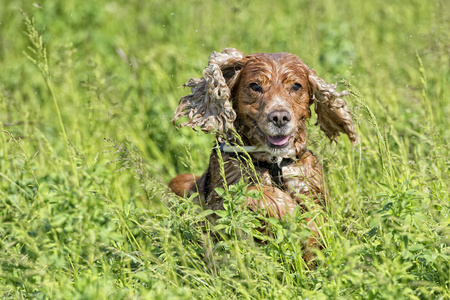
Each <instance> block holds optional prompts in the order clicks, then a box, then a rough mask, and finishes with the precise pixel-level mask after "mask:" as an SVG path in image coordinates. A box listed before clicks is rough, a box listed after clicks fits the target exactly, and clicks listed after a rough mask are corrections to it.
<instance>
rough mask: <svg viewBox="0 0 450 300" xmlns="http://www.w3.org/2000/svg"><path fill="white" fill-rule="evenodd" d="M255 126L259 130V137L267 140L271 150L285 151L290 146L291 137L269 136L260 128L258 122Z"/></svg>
mask: <svg viewBox="0 0 450 300" xmlns="http://www.w3.org/2000/svg"><path fill="white" fill-rule="evenodd" d="M254 125H255V127H256V128H257V130H258V133H259V135H260V136H262V137H263V138H264V139H265V140H266V142H267V144H268V146H269V147H270V148H275V149H283V148H286V147H287V146H289V144H290V139H291V135H268V134H266V133H265V132H264V131H262V130H261V128H259V126H258V125H257V124H256V122H254Z"/></svg>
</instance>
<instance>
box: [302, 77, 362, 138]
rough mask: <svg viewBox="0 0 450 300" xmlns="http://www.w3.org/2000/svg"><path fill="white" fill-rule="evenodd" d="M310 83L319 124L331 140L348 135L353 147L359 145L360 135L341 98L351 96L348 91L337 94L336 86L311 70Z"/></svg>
mask: <svg viewBox="0 0 450 300" xmlns="http://www.w3.org/2000/svg"><path fill="white" fill-rule="evenodd" d="M308 78H309V82H310V83H311V86H312V100H313V102H314V103H315V109H314V110H315V111H316V113H317V123H316V124H315V125H320V129H321V130H322V131H323V132H325V135H326V136H327V137H328V138H329V139H330V140H331V141H336V140H337V138H338V136H339V132H342V133H345V134H347V135H348V137H349V139H350V141H351V142H352V143H353V145H356V144H358V143H359V137H358V133H357V132H356V129H355V125H354V124H353V120H352V115H351V113H350V109H349V108H348V107H347V103H345V101H344V100H343V99H341V98H340V97H343V96H345V95H349V93H348V92H347V91H343V92H337V91H336V85H335V84H330V83H326V82H325V81H324V80H323V79H322V78H320V77H318V76H317V74H316V72H315V71H314V70H313V69H310V70H309V74H308Z"/></svg>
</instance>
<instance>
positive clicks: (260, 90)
mask: <svg viewBox="0 0 450 300" xmlns="http://www.w3.org/2000/svg"><path fill="white" fill-rule="evenodd" d="M249 87H250V88H251V89H252V90H253V91H255V92H258V93H262V91H263V90H262V87H260V86H259V85H258V84H257V83H254V82H253V83H250V85H249Z"/></svg>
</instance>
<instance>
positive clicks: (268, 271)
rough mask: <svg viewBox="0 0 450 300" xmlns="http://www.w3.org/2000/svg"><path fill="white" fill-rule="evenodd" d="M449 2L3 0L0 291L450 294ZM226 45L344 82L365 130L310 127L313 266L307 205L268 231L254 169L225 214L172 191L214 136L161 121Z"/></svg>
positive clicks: (229, 197) (154, 295) (162, 295)
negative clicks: (355, 135) (321, 197)
mask: <svg viewBox="0 0 450 300" xmlns="http://www.w3.org/2000/svg"><path fill="white" fill-rule="evenodd" d="M22 11H23V12H24V15H25V17H24V16H23V15H22ZM449 18H450V10H449V9H448V5H447V3H446V2H445V1H439V0H436V1H418V0H417V1H416V0H413V1H409V2H408V3H406V2H404V1H391V2H389V3H387V2H377V1H372V2H367V1H366V2H358V1H340V2H335V1H328V0H321V1H292V0H285V1H282V2H277V4H276V5H275V4H274V3H273V2H270V1H259V2H252V1H227V2H219V1H194V2H179V1H172V0H169V1H160V0H153V1H115V2H112V1H107V0H99V1H89V2H87V1H81V2H80V1H79V2H77V3H75V2H73V3H72V2H63V1H45V2H43V3H39V4H37V3H35V4H33V3H31V2H28V1H22V0H14V1H8V2H7V3H6V4H4V5H3V6H2V9H0V23H1V24H0V66H1V70H2V72H0V126H1V127H2V128H0V130H1V131H0V222H1V226H0V265H1V268H0V295H1V296H2V297H3V298H25V297H27V298H28V297H29V298H51V299H74V298H86V299H103V298H114V299H116V298H118V299H121V298H125V299H140V298H149V299H168V298H170V299H172V298H174V299H176V298H179V299H189V298H195V299H196V298H239V299H241V298H243V299H255V298H256V299H286V298H309V299H327V298H342V299H347V298H363V299H365V298H371V299H404V298H413V299H418V298H419V299H435V298H436V299H447V298H450V286H449V285H450V282H449V280H450V279H449V277H450V268H449V262H450V252H449V243H450V241H449V236H450V232H449V225H450V224H449V222H450V221H449V220H450V216H449V192H448V191H449V182H450V181H449V179H450V178H449V174H450V173H449V143H448V141H449V139H450V134H449V131H448V130H447V128H448V127H449V125H450V124H449V118H448V115H449V114H450V105H449V104H450V103H449V99H450V93H449V89H448V86H449V78H450V69H449V68H448V66H449V65H450V64H449V63H450V55H449V51H448V48H449V45H450V33H449V31H448V26H447V25H448V23H449V22H448V20H449ZM31 20H34V22H32V21H31ZM225 47H236V48H238V49H240V50H242V51H244V52H245V53H254V52H259V51H265V52H278V51H289V52H292V53H295V54H297V55H298V56H299V57H301V58H302V59H303V61H304V62H305V63H306V64H308V65H309V66H310V67H313V68H314V69H315V70H316V71H317V73H318V74H319V75H320V76H321V77H324V78H325V79H326V80H328V81H331V82H335V81H336V82H340V83H341V84H340V88H342V89H347V90H349V91H351V92H352V97H350V98H348V99H347V101H348V103H349V105H350V106H351V109H352V113H353V115H354V118H355V120H356V122H357V123H358V125H359V126H358V130H359V133H360V136H361V144H360V145H358V146H357V147H355V148H352V145H351V143H350V142H349V141H348V140H347V139H346V137H345V136H343V137H341V139H340V141H339V142H338V143H337V144H333V145H330V144H329V141H328V140H327V139H326V138H325V137H324V135H323V133H321V132H320V131H319V130H318V128H317V127H316V126H313V124H314V122H315V120H311V122H310V126H309V128H308V130H309V132H310V145H309V147H310V148H311V149H312V150H313V151H314V153H315V154H316V155H317V157H318V158H319V160H320V161H321V163H322V165H323V166H324V168H325V173H326V174H325V177H326V184H327V186H328V189H329V191H330V199H331V202H330V205H329V207H328V209H327V211H326V213H325V214H326V222H325V223H324V224H323V225H322V226H321V228H320V233H321V237H322V242H323V244H324V245H326V248H325V249H323V250H321V251H316V253H315V261H314V263H310V264H308V263H305V261H303V258H302V257H303V254H304V253H303V248H302V241H304V240H305V239H306V238H307V237H308V236H309V232H308V230H307V229H306V228H305V227H304V226H298V224H300V223H305V222H306V221H305V218H306V217H314V216H313V215H302V214H300V213H297V214H296V215H295V216H292V218H290V219H289V220H284V221H283V222H280V221H278V220H275V219H270V218H266V219H264V222H265V223H266V224H267V225H268V226H270V227H271V231H272V232H273V234H272V235H270V236H263V235H261V234H260V228H259V226H260V224H261V222H260V220H261V218H262V217H261V216H259V215H257V214H255V213H253V212H250V211H242V210H241V209H240V207H241V203H242V201H243V200H244V198H245V187H246V185H245V182H240V183H239V184H237V185H235V186H226V188H225V189H223V190H219V192H221V193H223V196H224V198H225V199H226V205H225V210H224V211H222V212H219V214H220V215H221V217H222V219H221V220H220V221H219V222H218V223H217V224H216V225H212V224H211V223H209V221H208V217H209V214H211V211H204V210H202V209H201V208H200V207H199V206H198V205H196V204H195V203H194V202H193V199H180V198H176V197H175V196H173V195H172V194H171V193H170V192H169V191H168V190H167V187H166V183H167V182H168V180H170V178H172V177H173V176H174V175H175V174H177V173H180V172H194V173H197V174H200V173H201V172H202V171H203V170H204V169H205V168H206V166H207V163H208V156H209V153H210V151H211V148H212V147H213V146H214V143H213V137H211V136H207V135H204V134H197V133H194V132H192V131H190V130H188V129H182V130H177V129H176V128H174V127H173V126H172V124H171V119H172V115H173V111H174V109H175V107H176V105H177V101H178V99H179V98H180V97H181V96H183V95H184V94H185V93H186V92H187V91H184V90H183V89H181V88H178V87H179V86H181V85H182V84H183V83H184V82H186V81H187V80H188V79H189V78H190V77H194V76H200V74H201V71H202V70H203V68H204V67H205V66H206V64H207V58H208V55H209V54H210V53H211V52H212V51H214V50H221V49H223V48H225ZM24 52H25V53H24ZM26 53H28V54H26ZM29 57H31V58H32V59H31V60H30V59H29ZM313 119H314V117H313ZM218 171H219V170H218ZM77 182H78V183H77ZM254 237H256V238H258V239H264V240H265V241H264V242H263V243H262V244H261V243H255V242H254Z"/></svg>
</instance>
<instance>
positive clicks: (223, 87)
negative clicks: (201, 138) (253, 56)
mask: <svg viewBox="0 0 450 300" xmlns="http://www.w3.org/2000/svg"><path fill="white" fill-rule="evenodd" d="M244 57H245V55H244V54H243V53H242V52H241V51H239V50H237V49H234V48H226V49H224V50H223V52H222V53H217V52H213V53H212V54H211V56H210V57H209V62H208V66H207V67H206V68H205V70H204V71H203V77H201V78H191V79H189V81H188V82H187V83H185V84H184V86H188V87H190V88H191V93H192V94H191V95H188V96H184V97H182V98H181V99H180V101H179V103H178V107H177V109H176V110H175V116H174V118H173V120H172V121H173V122H175V121H176V120H178V118H180V117H188V118H189V121H187V122H186V123H183V124H181V125H180V126H181V127H184V126H189V127H191V128H194V129H195V128H196V127H200V128H201V130H202V131H204V132H222V133H224V134H226V133H227V132H228V131H229V130H232V129H234V126H233V122H234V120H235V119H236V112H235V111H234V110H233V107H232V105H231V103H230V96H231V90H230V88H232V86H233V85H234V84H235V83H236V81H237V77H238V76H239V73H240V71H241V69H242V66H243V61H244Z"/></svg>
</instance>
